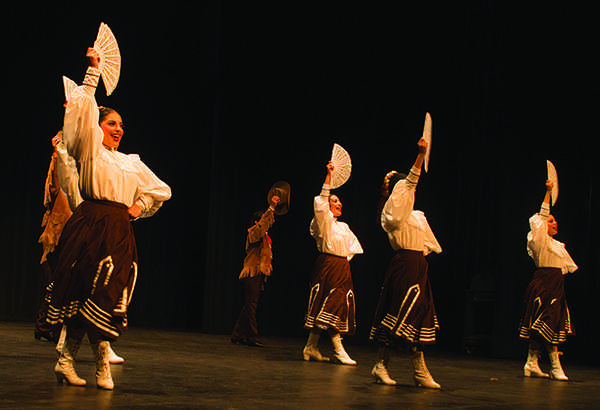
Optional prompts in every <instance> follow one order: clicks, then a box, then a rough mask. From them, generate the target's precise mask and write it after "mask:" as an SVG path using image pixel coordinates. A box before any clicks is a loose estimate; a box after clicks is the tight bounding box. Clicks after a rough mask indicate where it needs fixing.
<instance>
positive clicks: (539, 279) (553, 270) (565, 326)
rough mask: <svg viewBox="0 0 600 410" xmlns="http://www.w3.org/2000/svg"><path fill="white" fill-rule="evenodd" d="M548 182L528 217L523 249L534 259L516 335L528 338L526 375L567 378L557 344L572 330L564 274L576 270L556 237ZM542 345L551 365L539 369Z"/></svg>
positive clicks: (562, 341) (563, 246)
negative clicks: (538, 206) (535, 211)
mask: <svg viewBox="0 0 600 410" xmlns="http://www.w3.org/2000/svg"><path fill="white" fill-rule="evenodd" d="M552 186H553V184H552V182H550V181H546V195H545V196H544V201H543V202H542V208H541V210H540V213H539V214H535V215H533V216H532V217H531V218H530V219H529V226H530V227H531V231H530V232H529V233H528V234H527V252H528V253H529V256H531V257H532V258H533V260H534V262H535V266H536V268H537V269H536V270H535V272H534V274H533V279H532V280H531V282H530V283H529V286H528V287H527V290H526V292H525V309H524V310H525V314H524V316H523V319H522V321H521V329H520V334H519V336H520V338H521V339H524V340H527V341H529V354H528V356H527V362H526V363H525V366H524V367H523V373H524V375H525V376H526V377H551V378H552V379H554V380H561V381H567V380H569V379H568V377H567V376H566V375H565V373H564V371H563V369H562V366H561V364H560V359H559V357H558V356H559V353H558V345H559V344H562V343H564V342H565V341H566V339H567V336H569V335H572V334H574V331H573V328H572V327H571V317H570V315H569V308H568V306H567V299H566V296H565V289H564V276H563V275H565V274H567V273H572V272H575V271H576V270H577V265H576V264H575V262H573V259H571V256H570V255H569V253H568V252H567V250H566V249H565V245H564V244H563V243H561V242H559V241H557V240H556V239H554V235H556V233H557V232H558V225H557V223H556V219H555V218H554V216H553V215H551V214H550V196H551V192H552ZM544 346H545V348H546V351H547V352H548V356H550V362H551V365H552V369H551V371H550V374H549V375H548V374H547V373H544V372H542V370H541V369H540V367H539V364H538V359H539V357H540V354H541V350H542V347H544Z"/></svg>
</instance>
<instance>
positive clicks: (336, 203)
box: [329, 195, 342, 218]
mask: <svg viewBox="0 0 600 410" xmlns="http://www.w3.org/2000/svg"><path fill="white" fill-rule="evenodd" d="M329 210H331V213H332V214H333V216H335V217H336V218H337V217H338V216H340V215H341V214H342V201H340V198H338V197H337V195H331V196H330V197H329Z"/></svg>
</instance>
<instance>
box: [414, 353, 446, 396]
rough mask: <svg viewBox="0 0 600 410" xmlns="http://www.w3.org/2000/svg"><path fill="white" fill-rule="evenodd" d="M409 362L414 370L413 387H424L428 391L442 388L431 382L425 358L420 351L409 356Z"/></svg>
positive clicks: (431, 378) (433, 381)
mask: <svg viewBox="0 0 600 410" xmlns="http://www.w3.org/2000/svg"><path fill="white" fill-rule="evenodd" d="M411 362H412V365H413V368H414V370H415V374H414V375H413V380H414V381H415V386H417V387H425V388H428V389H441V388H442V386H440V385H439V384H438V383H437V382H436V381H435V380H433V377H431V374H430V373H429V370H428V369H427V366H426V365H425V357H424V356H423V352H422V351H416V352H413V354H412V355H411Z"/></svg>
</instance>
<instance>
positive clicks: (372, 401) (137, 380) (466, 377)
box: [0, 322, 600, 410]
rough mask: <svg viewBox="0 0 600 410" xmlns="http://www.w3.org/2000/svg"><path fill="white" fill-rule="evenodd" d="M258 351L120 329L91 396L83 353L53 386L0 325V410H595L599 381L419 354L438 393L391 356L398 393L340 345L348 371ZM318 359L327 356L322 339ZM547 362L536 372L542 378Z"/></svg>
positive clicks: (33, 350) (29, 339)
mask: <svg viewBox="0 0 600 410" xmlns="http://www.w3.org/2000/svg"><path fill="white" fill-rule="evenodd" d="M263 341H264V343H265V344H266V345H267V346H266V347H265V348H256V347H248V346H239V345H233V344H231V343H230V341H229V337H228V336H226V335H209V334H202V333H194V332H176V331H165V330H149V329H136V328H133V329H130V330H128V331H127V332H126V333H125V334H124V335H123V336H122V337H121V339H120V340H119V341H118V342H117V343H115V344H114V349H115V351H116V352H117V353H118V354H120V355H121V356H123V357H125V359H126V361H125V364H123V365H113V366H112V369H113V370H112V371H113V378H114V381H115V389H114V390H113V391H102V390H98V389H96V387H95V380H94V371H95V366H94V363H93V360H92V353H91V350H90V348H89V346H87V345H84V346H82V348H81V351H80V354H79V357H78V362H77V365H76V369H77V371H78V373H79V375H80V376H81V377H83V378H85V379H87V380H88V386H86V387H83V388H81V387H71V386H67V385H58V384H57V383H56V379H55V377H54V372H53V368H54V363H55V361H56V353H55V351H54V346H53V345H52V344H50V343H48V342H43V341H38V340H35V339H34V338H33V324H31V323H13V322H0V380H1V382H0V408H3V409H4V408H7V409H61V408H72V409H130V408H140V409H328V410H333V409H388V408H396V409H411V408H416V409H427V408H440V409H441V408H443V409H521V408H533V409H538V408H546V409H554V408H556V409H591V408H598V406H600V404H599V403H600V371H599V369H597V368H594V367H587V366H584V365H581V364H571V363H569V361H568V358H564V359H563V365H564V368H565V372H566V373H567V375H568V376H569V377H570V379H571V381H569V382H566V383H565V382H556V381H551V380H543V379H530V378H525V377H523V375H522V370H521V369H522V366H523V364H524V359H525V358H523V361H515V360H497V359H489V358H481V357H471V356H466V355H464V356H460V355H450V354H446V353H440V352H438V351H435V350H430V351H426V359H427V364H428V367H429V369H430V371H431V373H432V374H433V376H434V378H435V379H436V380H437V381H438V382H439V383H440V384H441V385H442V390H441V391H435V390H427V389H422V388H416V387H414V386H413V385H412V381H411V371H410V367H409V364H408V359H407V358H405V357H402V356H393V357H392V362H391V365H390V374H391V376H392V377H393V378H395V379H396V380H397V381H398V383H399V384H398V386H394V387H391V386H384V385H380V384H376V383H375V382H374V379H373V378H372V377H371V375H370V372H371V368H372V366H373V364H374V360H375V354H376V351H375V347H374V346H364V345H359V346H355V345H352V344H351V340H348V343H347V344H346V347H347V350H348V352H349V354H350V355H351V356H352V358H354V359H355V360H357V362H358V365H357V366H356V367H348V366H341V365H336V364H328V363H316V362H304V361H303V360H302V355H301V351H302V348H303V346H304V340H301V339H289V338H265V339H264V340H263ZM321 350H322V351H323V353H327V354H331V343H330V342H329V340H326V339H322V341H321ZM548 366H549V364H548V361H547V359H544V360H543V361H542V367H543V368H544V369H546V370H547V369H548Z"/></svg>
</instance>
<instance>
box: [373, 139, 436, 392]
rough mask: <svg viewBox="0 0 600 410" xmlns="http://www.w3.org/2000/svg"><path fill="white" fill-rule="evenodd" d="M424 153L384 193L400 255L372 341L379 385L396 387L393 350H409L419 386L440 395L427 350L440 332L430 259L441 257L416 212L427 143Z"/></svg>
mask: <svg viewBox="0 0 600 410" xmlns="http://www.w3.org/2000/svg"><path fill="white" fill-rule="evenodd" d="M418 149H419V151H418V152H419V153H418V155H417V159H416V160H415V162H414V165H413V167H412V168H411V170H410V173H409V174H408V176H406V175H403V174H399V173H398V172H396V171H391V172H390V173H388V174H387V175H386V177H385V179H384V183H383V187H382V198H381V203H380V214H381V226H382V227H383V230H384V231H386V232H387V234H388V239H389V241H390V245H391V246H392V248H393V249H394V251H396V253H395V255H394V256H393V258H392V260H391V262H390V266H389V268H388V270H387V272H386V274H385V278H384V281H383V286H382V288H381V293H380V296H379V302H378V304H377V309H376V312H375V319H374V321H373V326H372V328H371V334H370V339H371V340H374V341H376V342H377V343H378V345H379V351H378V359H377V363H376V364H375V367H373V370H372V371H371V374H372V375H373V376H374V377H375V379H376V380H377V381H381V382H383V383H385V384H390V385H394V384H396V382H395V381H394V380H393V379H391V378H390V376H389V374H388V371H387V366H388V364H389V361H390V350H391V349H392V348H401V349H402V350H408V351H409V352H410V356H411V362H412V365H413V368H414V376H413V378H414V382H415V384H416V385H417V386H422V387H427V388H432V389H439V388H440V385H439V384H438V383H436V381H435V380H433V378H432V377H431V374H430V373H429V371H428V370H427V366H426V365H425V359H424V357H423V349H422V345H424V344H432V343H435V332H436V330H437V329H438V328H439V326H438V322H437V316H436V313H435V306H434V304H433V295H432V293H431V287H430V284H429V277H428V275H427V266H428V265H427V261H426V260H425V255H427V254H429V253H431V252H436V253H440V252H441V251H442V248H441V247H440V245H439V243H438V241H437V239H436V238H435V236H434V235H433V232H432V231H431V228H430V227H429V224H428V223H427V219H425V215H424V214H423V212H421V211H415V210H413V206H414V202H415V190H416V188H417V183H418V181H419V176H420V175H421V166H422V164H423V160H424V158H425V152H426V149H427V142H426V141H425V140H424V139H421V140H420V141H419V142H418Z"/></svg>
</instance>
